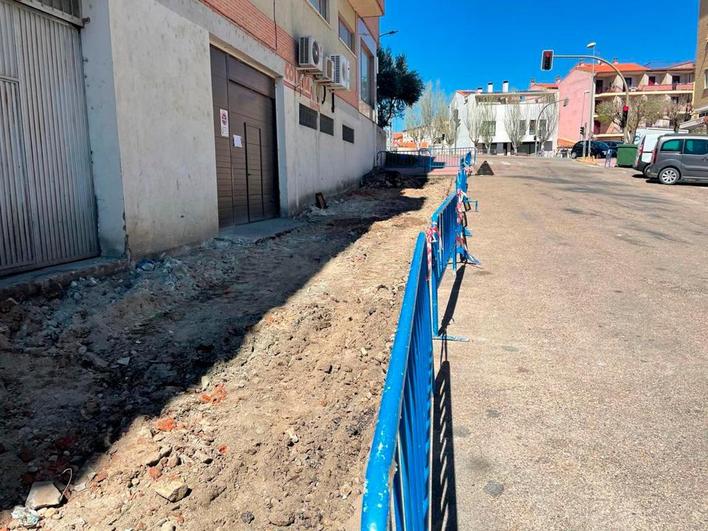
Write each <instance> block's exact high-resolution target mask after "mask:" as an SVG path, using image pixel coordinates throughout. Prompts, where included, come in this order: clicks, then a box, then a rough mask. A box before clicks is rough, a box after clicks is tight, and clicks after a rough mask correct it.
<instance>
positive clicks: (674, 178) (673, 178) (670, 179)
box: [659, 168, 681, 184]
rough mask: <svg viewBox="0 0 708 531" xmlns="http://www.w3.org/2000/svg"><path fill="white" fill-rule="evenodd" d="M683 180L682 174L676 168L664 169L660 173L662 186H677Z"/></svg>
mask: <svg viewBox="0 0 708 531" xmlns="http://www.w3.org/2000/svg"><path fill="white" fill-rule="evenodd" d="M680 178H681V174H680V173H679V171H678V170H677V169H676V168H664V169H663V170H661V172H660V173H659V182H660V183H661V184H676V183H677V182H678V180H679V179H680Z"/></svg>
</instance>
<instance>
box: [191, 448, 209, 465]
mask: <svg viewBox="0 0 708 531" xmlns="http://www.w3.org/2000/svg"><path fill="white" fill-rule="evenodd" d="M194 459H195V460H197V461H199V462H200V463H204V464H205V465H208V464H209V463H211V462H212V461H213V460H214V458H212V457H211V456H210V455H208V454H206V453H204V452H202V451H199V450H197V451H196V452H194Z"/></svg>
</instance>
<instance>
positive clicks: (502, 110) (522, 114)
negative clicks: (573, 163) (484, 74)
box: [450, 81, 558, 154]
mask: <svg viewBox="0 0 708 531" xmlns="http://www.w3.org/2000/svg"><path fill="white" fill-rule="evenodd" d="M556 99H557V91H555V90H553V89H544V90H525V91H513V92H510V91H509V83H508V82H507V81H504V82H503V83H502V90H501V92H495V91H494V85H493V84H492V83H489V84H488V85H487V90H486V91H483V90H482V88H478V89H477V90H458V91H456V92H455V95H454V97H453V100H452V103H451V104H450V112H451V113H457V117H458V119H459V121H460V122H459V127H458V129H457V147H471V146H474V145H475V144H476V146H477V148H478V149H479V150H480V152H481V151H486V150H487V149H489V151H490V152H491V153H493V154H511V153H512V152H513V149H512V142H511V138H510V137H509V133H508V132H507V127H506V125H507V119H506V116H507V114H509V113H510V112H514V111H512V110H511V108H512V107H514V106H516V105H518V113H519V115H518V119H519V121H520V124H519V131H521V130H523V136H522V137H521V138H520V140H521V143H520V144H519V145H518V146H517V150H518V152H519V153H520V154H521V153H526V154H530V153H534V152H535V145H534V137H536V136H537V135H538V133H539V132H541V131H545V130H547V129H550V130H549V134H548V138H547V139H546V141H545V142H544V143H543V145H542V146H539V150H544V151H547V152H550V151H553V150H555V148H556V144H557V139H558V127H557V124H558V105H557V104H553V105H549V106H548V107H546V104H547V103H549V102H550V101H554V100H556ZM544 108H545V110H544ZM485 109H486V110H485ZM542 111H543V112H542ZM541 112H542V114H541V116H540V119H539V114H540V113H541ZM485 123H486V125H485ZM485 128H486V130H487V131H489V134H488V136H487V135H485V134H483V132H484V131H485ZM475 129H476V133H475ZM541 135H542V136H546V135H543V134H542V133H541ZM475 140H476V142H475ZM487 141H488V142H487Z"/></svg>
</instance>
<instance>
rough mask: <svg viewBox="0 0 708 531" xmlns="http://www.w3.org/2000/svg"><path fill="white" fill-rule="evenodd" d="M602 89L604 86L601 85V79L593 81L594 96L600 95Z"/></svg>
mask: <svg viewBox="0 0 708 531" xmlns="http://www.w3.org/2000/svg"><path fill="white" fill-rule="evenodd" d="M603 88H604V85H603V83H602V79H596V80H595V94H602V90H603Z"/></svg>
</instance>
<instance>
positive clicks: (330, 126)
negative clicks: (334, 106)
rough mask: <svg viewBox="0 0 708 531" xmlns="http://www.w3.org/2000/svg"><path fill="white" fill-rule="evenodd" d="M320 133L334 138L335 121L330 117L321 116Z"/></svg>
mask: <svg viewBox="0 0 708 531" xmlns="http://www.w3.org/2000/svg"><path fill="white" fill-rule="evenodd" d="M320 131H322V132H323V133H326V134H328V135H332V136H334V120H332V118H330V117H329V116H325V115H324V114H320Z"/></svg>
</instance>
